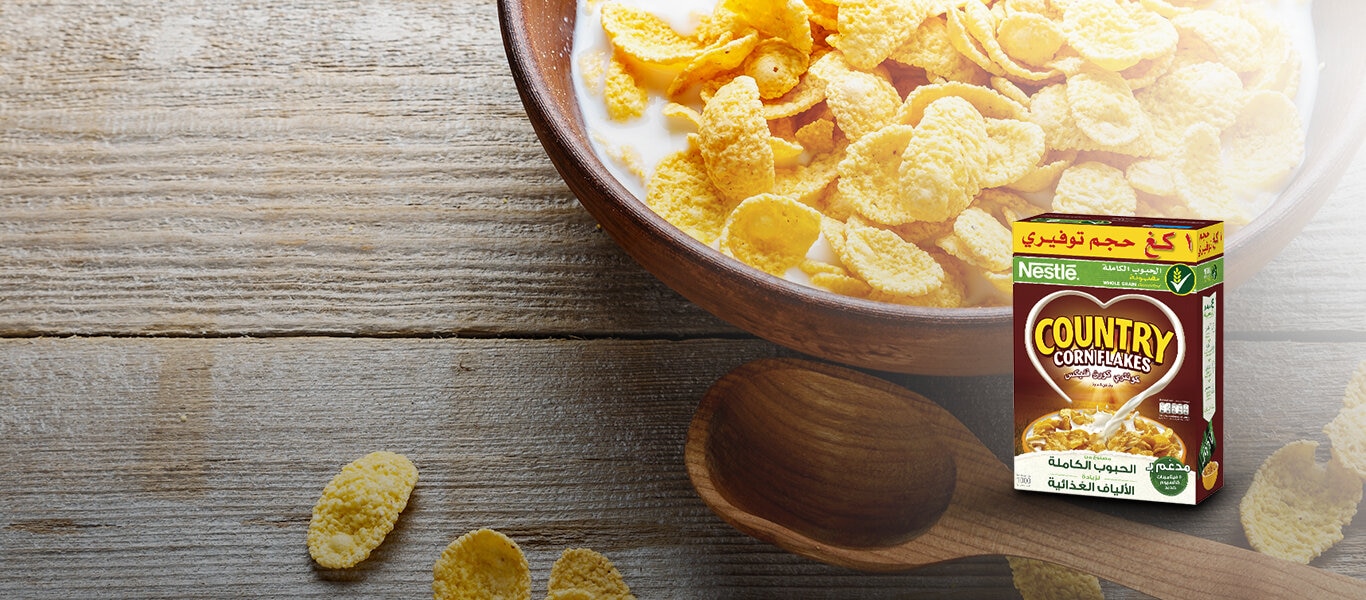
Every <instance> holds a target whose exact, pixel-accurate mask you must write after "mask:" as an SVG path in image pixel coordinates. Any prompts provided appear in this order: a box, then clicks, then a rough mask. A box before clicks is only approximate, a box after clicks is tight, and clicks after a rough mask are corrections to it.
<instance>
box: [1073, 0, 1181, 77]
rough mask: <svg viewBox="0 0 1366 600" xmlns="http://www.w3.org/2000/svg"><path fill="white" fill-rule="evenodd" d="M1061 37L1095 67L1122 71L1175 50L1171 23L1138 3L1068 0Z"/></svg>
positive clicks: (1174, 29)
mask: <svg viewBox="0 0 1366 600" xmlns="http://www.w3.org/2000/svg"><path fill="white" fill-rule="evenodd" d="M1062 30H1063V34H1064V35H1065V36H1066V37H1067V42H1068V44H1069V45H1070V46H1072V48H1074V49H1076V51H1077V53H1078V54H1080V55H1081V57H1082V58H1085V59H1086V60H1088V61H1091V62H1092V63H1094V64H1095V65H1096V66H1099V67H1101V68H1103V69H1108V70H1111V71H1121V70H1124V69H1126V68H1129V67H1132V66H1134V65H1136V64H1138V62H1139V61H1141V60H1143V59H1145V58H1157V57H1159V56H1162V55H1164V54H1167V53H1169V52H1173V51H1175V50H1176V44H1177V39H1178V34H1177V32H1176V28H1175V27H1173V26H1172V24H1171V22H1170V21H1168V20H1167V19H1164V18H1162V16H1161V15H1159V14H1157V13H1155V12H1153V11H1151V10H1148V9H1147V8H1145V7H1144V6H1143V5H1142V4H1139V3H1137V2H1115V1H1114V0H1071V1H1070V2H1068V3H1067V4H1066V5H1065V7H1064V9H1063V22H1062Z"/></svg>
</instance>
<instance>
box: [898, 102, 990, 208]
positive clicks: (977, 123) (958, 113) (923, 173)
mask: <svg viewBox="0 0 1366 600" xmlns="http://www.w3.org/2000/svg"><path fill="white" fill-rule="evenodd" d="M987 157H988V153H987V124H986V120H985V119H983V118H982V115H981V113H979V112H977V109H976V108H974V107H973V105H972V104H970V103H969V102H968V101H967V100H964V99H962V98H959V97H956V96H950V97H947V98H941V99H939V100H935V101H934V102H932V103H930V105H929V106H927V107H926V108H925V116H924V118H923V119H921V120H920V124H919V125H917V126H916V128H915V132H914V134H913V135H912V136H911V141H910V143H909V144H907V145H906V150H905V159H904V160H902V161H901V168H900V175H901V187H902V193H901V194H900V196H901V198H902V200H901V208H902V212H903V213H904V214H906V215H908V216H910V218H911V219H913V220H919V221H943V220H945V219H948V218H950V217H952V216H953V215H955V214H958V212H960V211H962V210H963V209H964V208H967V206H968V204H971V203H972V199H973V197H975V196H976V195H977V192H978V191H980V190H981V188H982V174H983V172H984V171H985V170H986V161H987ZM906 221H907V219H902V220H899V221H897V222H886V221H880V222H884V223H886V224H888V225H896V224H899V223H904V222H906Z"/></svg>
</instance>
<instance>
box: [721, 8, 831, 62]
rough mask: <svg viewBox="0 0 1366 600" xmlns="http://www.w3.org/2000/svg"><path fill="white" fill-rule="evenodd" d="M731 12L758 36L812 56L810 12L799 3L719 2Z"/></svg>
mask: <svg viewBox="0 0 1366 600" xmlns="http://www.w3.org/2000/svg"><path fill="white" fill-rule="evenodd" d="M721 9H722V10H730V11H733V12H734V13H735V14H737V15H739V17H740V19H741V20H743V21H744V22H746V23H748V24H749V25H750V26H752V27H754V28H755V29H758V30H759V31H760V32H762V33H765V34H768V35H770V36H773V37H776V38H778V39H781V40H783V41H785V42H787V43H788V44H790V45H791V46H792V47H793V48H795V49H796V50H797V51H798V52H800V53H802V54H804V55H806V54H811V50H812V47H813V41H812V39H811V23H810V18H811V9H810V8H807V6H806V3H805V2H803V1H802V0H722V2H721Z"/></svg>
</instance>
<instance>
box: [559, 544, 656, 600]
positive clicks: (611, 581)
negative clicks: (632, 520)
mask: <svg viewBox="0 0 1366 600" xmlns="http://www.w3.org/2000/svg"><path fill="white" fill-rule="evenodd" d="M548 588H549V593H550V594H551V595H552V596H554V595H555V594H561V595H564V594H568V593H571V592H574V591H579V592H583V593H585V594H587V597H588V598H592V599H594V600H635V596H634V595H632V594H631V588H630V587H628V586H627V585H626V581H625V580H623V579H622V576H621V572H620V571H618V570H617V568H616V566H614V565H613V564H612V561H610V560H608V559H607V557H606V556H603V555H601V554H599V553H597V552H594V551H592V550H589V549H587V548H569V549H567V550H565V551H564V552H563V553H562V554H561V555H560V558H558V559H556V560H555V564H554V565H553V566H551V567H550V581H549V583H548Z"/></svg>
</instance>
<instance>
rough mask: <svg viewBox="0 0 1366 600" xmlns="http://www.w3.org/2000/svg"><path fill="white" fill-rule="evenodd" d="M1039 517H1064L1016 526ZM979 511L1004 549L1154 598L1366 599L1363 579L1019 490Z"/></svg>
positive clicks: (1009, 553)
mask: <svg viewBox="0 0 1366 600" xmlns="http://www.w3.org/2000/svg"><path fill="white" fill-rule="evenodd" d="M1007 505H1008V506H1007ZM1041 505H1048V506H1041ZM1058 505H1062V506H1058ZM1041 515H1052V516H1054V517H1063V519H1062V521H1060V522H1059V523H1058V524H1057V528H1056V529H1055V530H1054V532H1053V533H1052V534H1051V535H1044V536H1040V535H1039V531H1040V529H1042V528H1040V527H1038V526H1037V525H1036V526H1026V527H1020V525H1019V524H1020V523H1028V522H1029V521H1028V520H1037V519H1038V518H1039V517H1040V516H1041ZM980 516H981V517H984V518H986V519H989V520H993V521H994V520H996V519H1001V520H1002V523H1001V526H1002V527H1003V528H1004V529H1002V530H999V533H1000V534H1001V535H1000V537H998V538H997V540H999V542H1000V546H1001V547H1000V548H999V550H1000V553H1001V554H1008V555H1012V556H1022V557H1025V558H1035V559H1040V560H1045V561H1049V562H1053V563H1057V564H1060V565H1063V566H1067V567H1071V568H1074V569H1078V570H1081V571H1084V572H1087V573H1091V574H1093V575H1096V576H1098V577H1101V578H1103V579H1108V580H1110V581H1113V582H1115V583H1118V584H1120V585H1123V586H1126V587H1129V588H1132V589H1134V590H1137V591H1140V592H1143V593H1145V594H1149V595H1152V596H1155V597H1157V598H1169V599H1172V600H1177V599H1180V600H1187V599H1190V600H1196V599H1200V598H1211V599H1214V598H1287V599H1290V598H1294V599H1296V600H1299V599H1303V598H1315V599H1334V598H1342V599H1356V600H1360V599H1362V598H1366V581H1361V580H1357V579H1353V578H1351V577H1347V576H1345V575H1341V574H1338V573H1333V572H1331V571H1325V570H1323V569H1318V568H1314V567H1311V566H1308V565H1302V564H1298V563H1293V562H1290V561H1287V560H1283V559H1280V558H1276V557H1273V556H1269V555H1266V554H1261V553H1258V552H1253V551H1251V550H1247V549H1244V548H1238V547H1235V546H1229V545H1226V544H1221V543H1219V542H1215V541H1211V540H1207V539H1203V538H1199V537H1195V536H1192V535H1186V534H1183V533H1178V532H1175V531H1171V530H1167V529H1162V528H1160V527H1154V526H1151V525H1145V524H1142V523H1136V522H1133V521H1127V520H1123V519H1117V518H1114V517H1111V516H1109V515H1104V514H1101V513H1097V512H1092V511H1087V510H1083V509H1081V508H1078V507H1076V506H1073V505H1071V504H1067V503H1064V502H1054V501H1053V499H1043V498H1034V497H1029V496H1019V495H1017V496H1015V497H1014V499H1013V501H1006V502H1004V503H1003V504H1002V505H1000V506H998V508H997V509H996V510H994V511H992V512H991V514H990V515H989V516H988V515H985V514H983V515H980ZM1026 519H1027V520H1026ZM1059 533H1061V534H1062V535H1059Z"/></svg>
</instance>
